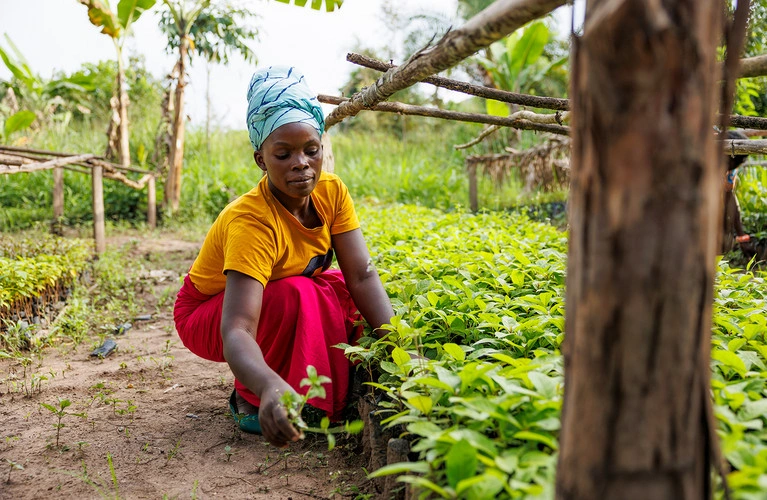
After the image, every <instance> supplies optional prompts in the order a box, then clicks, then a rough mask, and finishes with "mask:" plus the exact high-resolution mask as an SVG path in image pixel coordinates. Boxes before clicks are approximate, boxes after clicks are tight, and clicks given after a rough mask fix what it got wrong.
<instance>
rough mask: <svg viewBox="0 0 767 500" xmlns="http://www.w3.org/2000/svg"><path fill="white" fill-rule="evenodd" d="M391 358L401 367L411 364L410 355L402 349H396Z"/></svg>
mask: <svg viewBox="0 0 767 500" xmlns="http://www.w3.org/2000/svg"><path fill="white" fill-rule="evenodd" d="M391 357H392V359H393V360H394V363H396V365H397V366H400V367H401V366H402V365H406V364H407V363H409V362H410V355H409V354H408V353H407V352H405V350H404V349H403V348H401V347H395V348H394V350H393V351H392V353H391Z"/></svg>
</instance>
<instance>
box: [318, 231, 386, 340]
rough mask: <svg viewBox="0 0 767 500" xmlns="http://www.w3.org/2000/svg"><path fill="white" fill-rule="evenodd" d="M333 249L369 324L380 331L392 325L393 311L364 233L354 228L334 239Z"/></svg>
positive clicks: (359, 307) (347, 283)
mask: <svg viewBox="0 0 767 500" xmlns="http://www.w3.org/2000/svg"><path fill="white" fill-rule="evenodd" d="M333 249H334V250H335V252H336V258H337V259H338V265H339V267H340V268H341V272H342V273H343V274H344V280H346V288H348V289H349V293H350V294H351V296H352V300H354V303H355V304H356V306H357V308H358V309H359V310H360V313H362V316H363V317H364V318H365V320H366V321H367V322H368V324H369V325H370V326H371V327H373V329H374V330H377V329H378V328H380V327H381V325H383V324H386V323H389V322H391V318H392V316H394V311H393V310H392V307H391V302H390V301H389V296H388V295H386V291H385V290H384V288H383V285H382V284H381V278H379V276H378V271H376V269H375V267H373V265H372V264H371V263H370V253H369V252H368V247H367V245H366V244H365V239H364V238H363V237H362V230H360V229H354V230H353V231H348V232H346V233H341V234H337V235H335V236H333Z"/></svg>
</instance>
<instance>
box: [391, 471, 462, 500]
mask: <svg viewBox="0 0 767 500" xmlns="http://www.w3.org/2000/svg"><path fill="white" fill-rule="evenodd" d="M397 481H400V482H403V483H410V484H414V485H416V486H420V487H421V488H426V489H429V490H431V491H433V492H434V493H436V494H437V495H439V496H441V497H442V498H455V495H451V494H450V493H449V492H448V491H447V490H446V489H444V488H442V487H441V486H439V485H437V484H435V483H434V482H432V481H429V480H428V479H426V478H425V477H421V476H400V477H398V478H397Z"/></svg>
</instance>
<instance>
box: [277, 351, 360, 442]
mask: <svg viewBox="0 0 767 500" xmlns="http://www.w3.org/2000/svg"><path fill="white" fill-rule="evenodd" d="M329 382H330V378H328V377H326V376H324V375H319V374H318V373H317V369H316V368H315V367H313V366H312V365H309V366H307V367H306V378H305V379H303V380H301V384H300V385H301V387H306V386H308V387H309V389H308V390H307V391H306V394H303V395H301V394H298V393H295V392H292V391H288V392H285V393H283V394H282V398H281V402H282V404H283V405H285V408H286V409H287V412H288V418H289V419H290V421H291V422H292V423H293V425H294V426H295V427H296V428H297V429H299V430H300V431H301V432H302V434H303V432H313V433H317V434H324V435H325V436H326V437H327V440H328V451H330V450H332V449H333V448H335V446H336V438H335V434H338V433H341V432H346V433H347V434H357V433H359V432H360V431H362V428H363V425H364V424H363V423H362V421H360V420H356V421H354V422H346V423H345V424H344V425H343V426H337V427H332V428H331V427H330V419H329V418H328V417H323V418H322V421H321V422H320V426H319V427H309V426H308V425H307V424H306V422H305V421H304V419H303V418H302V416H301V412H302V411H303V409H304V407H305V406H306V402H307V401H309V400H310V399H312V398H324V397H326V394H327V393H326V392H325V388H324V387H322V385H323V384H327V383H329Z"/></svg>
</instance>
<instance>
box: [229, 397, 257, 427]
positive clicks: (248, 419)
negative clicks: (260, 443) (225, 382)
mask: <svg viewBox="0 0 767 500" xmlns="http://www.w3.org/2000/svg"><path fill="white" fill-rule="evenodd" d="M238 410H239V408H238V407H237V390H236V389H235V390H233V391H232V395H231V396H229V411H230V412H231V413H232V417H234V421H235V422H237V426H238V427H239V428H240V430H241V431H244V432H247V433H249V434H261V422H259V421H258V413H240V412H239V411H238Z"/></svg>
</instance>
